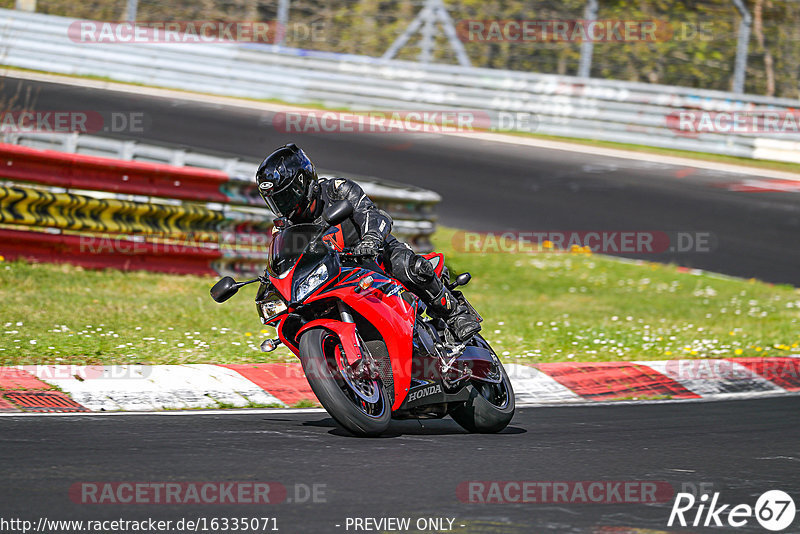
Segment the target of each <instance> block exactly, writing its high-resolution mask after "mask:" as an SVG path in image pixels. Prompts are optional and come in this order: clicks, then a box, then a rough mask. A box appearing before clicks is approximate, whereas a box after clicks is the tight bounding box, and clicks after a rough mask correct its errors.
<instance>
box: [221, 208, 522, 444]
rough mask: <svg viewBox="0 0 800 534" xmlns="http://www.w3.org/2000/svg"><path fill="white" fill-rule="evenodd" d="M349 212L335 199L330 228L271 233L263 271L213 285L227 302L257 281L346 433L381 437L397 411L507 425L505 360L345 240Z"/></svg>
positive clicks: (510, 410)
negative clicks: (461, 333) (454, 327)
mask: <svg viewBox="0 0 800 534" xmlns="http://www.w3.org/2000/svg"><path fill="white" fill-rule="evenodd" d="M351 214H352V206H350V204H349V203H347V202H346V201H339V202H337V203H334V204H332V205H331V206H329V208H328V209H327V210H326V211H325V213H324V214H323V216H322V221H324V222H323V223H321V224H296V225H291V226H287V227H285V228H283V229H282V230H280V231H279V232H277V233H276V234H274V235H273V239H272V242H271V244H270V248H269V255H268V260H267V268H266V271H265V273H264V275H263V276H259V277H258V278H255V279H252V280H248V281H244V282H236V281H235V280H234V279H233V278H231V277H227V276H226V277H225V278H222V279H221V280H220V281H219V282H217V283H216V284H215V285H214V287H213V288H212V289H211V295H212V297H213V298H214V300H216V301H217V302H224V301H226V300H228V299H229V298H230V297H231V296H233V295H234V294H235V293H236V292H237V291H238V289H239V288H240V287H242V286H244V285H247V284H251V283H255V282H260V286H259V289H258V292H257V294H256V307H257V310H258V313H259V315H260V316H261V320H262V322H263V323H264V324H265V325H269V326H273V327H275V329H276V331H277V334H278V338H277V339H267V340H265V341H264V342H263V343H262V345H261V348H262V350H264V351H265V352H268V351H271V350H274V349H275V348H276V347H277V346H278V345H279V344H281V343H282V344H283V345H285V346H286V347H288V348H289V350H291V351H292V352H293V353H294V354H296V355H297V356H298V358H299V359H300V362H301V364H302V366H303V370H304V372H305V375H306V378H307V380H308V383H309V385H310V386H311V389H312V390H313V392H314V394H315V395H316V396H317V399H319V402H320V403H321V404H322V406H323V407H324V408H325V410H327V412H328V413H329V414H330V415H331V416H332V417H333V418H334V419H335V420H336V422H338V423H339V424H340V425H341V426H343V427H344V428H345V429H347V430H349V431H350V432H352V433H353V434H356V435H358V436H377V435H380V434H381V433H382V432H384V431H385V430H386V429H387V428H388V426H389V423H390V420H391V419H392V418H395V419H406V418H442V417H445V416H447V415H449V416H451V417H452V418H453V419H454V420H455V421H456V422H457V423H458V424H459V425H461V426H462V427H463V428H465V429H466V430H468V431H470V432H499V431H500V430H502V429H504V428H505V427H506V426H507V425H508V423H509V422H510V421H511V418H512V417H513V415H514V392H513V390H512V388H511V382H510V381H509V379H508V375H507V374H506V371H505V369H504V368H503V365H502V363H500V360H499V359H498V358H497V355H496V354H495V353H494V351H493V350H492V348H491V347H490V346H489V343H487V342H486V340H485V339H483V337H482V336H480V335H475V336H473V337H472V338H471V339H470V340H469V341H467V342H465V343H460V342H458V341H457V339H456V338H455V336H454V335H453V333H452V331H451V330H450V328H449V327H448V325H447V324H446V323H445V322H444V321H443V320H441V319H437V318H429V317H426V316H425V315H424V314H423V312H424V310H425V305H424V304H423V303H422V302H421V301H420V299H419V298H418V297H417V296H416V295H414V294H413V293H411V292H410V291H408V290H407V289H406V288H405V287H404V286H403V285H402V284H401V283H400V282H399V281H398V280H396V279H394V278H392V277H391V276H389V275H388V274H387V273H386V272H385V271H384V270H383V269H382V268H381V265H379V264H378V263H376V261H375V260H374V259H373V258H369V257H364V256H357V255H354V254H353V253H351V252H349V251H348V250H347V249H345V248H344V247H343V246H342V239H341V227H339V226H338V225H340V224H341V223H342V222H344V221H345V220H346V219H347V218H348V217H350V215H351ZM425 257H426V258H427V259H428V260H430V261H431V263H432V264H433V266H434V269H435V271H436V275H437V276H440V277H441V278H442V280H443V282H444V283H445V284H446V285H447V287H448V288H450V289H451V291H453V294H454V296H455V297H456V299H458V300H459V302H460V303H461V304H463V305H465V306H468V309H469V310H470V311H471V312H472V313H474V314H475V316H476V317H478V319H479V320H481V319H480V316H479V315H478V314H477V312H475V310H474V309H473V308H472V307H471V306H470V305H469V303H468V302H467V300H466V299H465V298H464V295H463V293H462V292H461V291H458V290H456V288H457V287H459V286H463V285H466V284H467V283H468V282H469V279H470V275H469V273H463V274H461V275H459V276H458V277H456V278H455V280H454V281H452V282H451V281H450V276H449V274H448V272H447V269H446V268H445V265H444V256H443V255H441V254H428V255H426V256H425Z"/></svg>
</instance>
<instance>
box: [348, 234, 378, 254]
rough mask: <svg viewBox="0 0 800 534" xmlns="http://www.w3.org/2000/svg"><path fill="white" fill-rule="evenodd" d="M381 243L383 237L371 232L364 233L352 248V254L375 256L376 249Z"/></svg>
mask: <svg viewBox="0 0 800 534" xmlns="http://www.w3.org/2000/svg"><path fill="white" fill-rule="evenodd" d="M381 245H383V238H382V237H381V236H380V235H378V234H374V233H372V232H368V233H366V234H364V237H362V238H361V241H359V243H358V245H356V248H355V249H353V254H356V255H358V256H373V257H374V256H377V255H378V249H379V248H380V246H381Z"/></svg>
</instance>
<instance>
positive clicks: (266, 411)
mask: <svg viewBox="0 0 800 534" xmlns="http://www.w3.org/2000/svg"><path fill="white" fill-rule="evenodd" d="M772 397H800V391H783V392H781V391H770V392H748V393H728V394H720V395H708V396H705V397H701V398H699V399H662V400H651V399H643V400H624V401H590V400H581V401H574V402H543V403H522V404H517V408H586V407H592V406H605V407H608V406H630V405H632V404H643V405H654V404H688V403H698V402H719V401H737V400H752V399H761V398H772ZM323 413H327V412H326V411H325V410H324V409H323V408H241V409H230V410H169V411H163V412H155V411H151V412H66V413H38V412H4V413H0V417H86V416H88V417H99V416H126V415H133V416H136V415H167V416H190V415H195V416H207V415H281V414H283V415H300V414H323Z"/></svg>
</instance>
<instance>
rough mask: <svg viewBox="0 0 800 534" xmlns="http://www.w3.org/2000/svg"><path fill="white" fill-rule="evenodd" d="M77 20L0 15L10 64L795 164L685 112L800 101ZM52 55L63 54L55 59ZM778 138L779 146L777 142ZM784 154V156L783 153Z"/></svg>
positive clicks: (751, 136)
mask: <svg viewBox="0 0 800 534" xmlns="http://www.w3.org/2000/svg"><path fill="white" fill-rule="evenodd" d="M72 22H74V21H73V19H68V18H64V17H56V16H52V15H43V14H36V13H21V12H18V11H9V10H0V39H1V42H2V45H1V49H0V61H1V62H2V63H4V64H6V65H10V66H15V67H22V68H27V69H35V70H42V71H48V72H56V73H63V74H73V75H93V76H104V77H109V78H112V79H114V80H118V81H122V82H133V83H142V84H148V85H154V86H160V87H169V88H175V89H184V90H191V91H199V92H206V93H213V94H220V95H229V96H239V97H248V98H258V99H272V98H277V99H281V100H284V101H287V102H292V103H322V104H324V105H330V106H336V107H349V108H351V109H359V110H367V109H382V110H387V109H388V110H402V109H406V110H408V109H413V110H443V109H468V110H482V111H485V112H488V113H489V114H490V115H491V116H492V117H493V118H497V117H498V116H499V114H500V113H526V114H530V115H532V116H534V117H535V128H534V131H535V132H536V133H541V134H548V135H556V136H564V137H575V138H589V139H599V140H606V141H616V142H622V143H633V144H639V145H650V146H656V147H666V148H674V149H682V150H690V151H702V152H711V153H718V154H727V155H733V156H740V157H748V158H766V159H778V160H783V161H796V162H800V154H799V153H798V152H797V150H796V146H795V145H794V144H793V143H794V142H797V141H800V135H798V134H792V133H784V134H781V133H772V134H771V133H757V134H756V133H744V134H742V133H692V134H689V133H687V132H682V131H680V130H679V129H677V128H676V127H675V125H674V122H675V121H674V117H673V114H674V113H676V112H679V111H682V110H705V111H712V112H728V111H751V112H758V111H764V110H770V111H778V112H790V113H796V112H797V111H796V110H797V109H798V108H800V101H797V100H790V99H783V98H769V97H764V96H757V95H734V94H733V93H725V92H721V91H709V90H697V89H691V88H685V87H673V86H664V85H650V84H644V83H635V82H622V81H617V80H599V79H590V80H587V79H583V78H575V77H568V76H557V75H547V74H535V73H525V72H515V71H503V70H493V69H485V68H472V67H461V66H454V65H437V64H428V65H422V64H417V63H413V62H408V61H398V60H381V59H378V58H368V57H363V56H352V55H336V54H330V53H323V52H313V51H305V50H293V49H286V48H281V49H276V48H275V47H272V46H270V45H261V44H238V43H202V44H193V43H190V44H184V43H139V44H133V43H130V44H128V43H115V44H92V43H81V42H74V41H73V40H71V39H70V38H69V36H68V28H69V25H70V24H71V23H72ZM54 51H57V52H54ZM775 141H778V142H775ZM787 147H788V148H787Z"/></svg>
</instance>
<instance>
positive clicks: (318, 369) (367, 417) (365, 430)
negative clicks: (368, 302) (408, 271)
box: [300, 328, 392, 437]
mask: <svg viewBox="0 0 800 534" xmlns="http://www.w3.org/2000/svg"><path fill="white" fill-rule="evenodd" d="M337 346H338V349H337ZM337 350H338V351H341V341H340V340H339V337H338V336H336V334H334V333H333V332H331V331H329V330H326V329H324V328H312V329H311V330H309V331H308V332H306V333H304V334H303V336H302V337H301V338H300V356H301V357H300V361H301V362H302V364H303V371H304V372H305V374H306V379H307V380H308V384H309V385H310V386H311V390H312V391H313V392H314V394H315V395H316V396H317V399H319V402H320V403H321V404H322V406H323V408H325V410H327V411H328V413H329V414H330V415H331V417H333V418H334V419H335V420H336V422H337V423H339V424H340V425H341V426H343V427H344V428H345V429H347V430H349V431H350V432H352V433H353V434H355V435H356V436H361V437H375V436H379V435H380V434H382V433H383V432H385V431H386V429H387V428H388V427H389V422H390V421H391V418H392V408H391V403H390V402H389V396H388V394H387V392H386V389H385V388H384V387H383V383H382V382H381V380H380V378H378V379H376V380H371V381H368V380H362V382H361V383H360V384H354V381H353V378H352V377H351V378H350V379H349V380H347V379H345V376H344V375H343V373H344V372H345V371H343V370H342V368H341V364H340V363H339V362H340V361H341V354H342V353H341V352H339V353H338V354H337ZM351 363H352V362H351ZM359 385H361V386H363V387H365V388H367V389H368V390H369V389H372V391H373V392H374V391H375V390H377V399H376V400H375V402H365V401H364V400H363V398H361V397H359V395H358V393H357V391H356V389H355V388H357V387H358V386H359ZM354 386H355V388H354Z"/></svg>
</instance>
